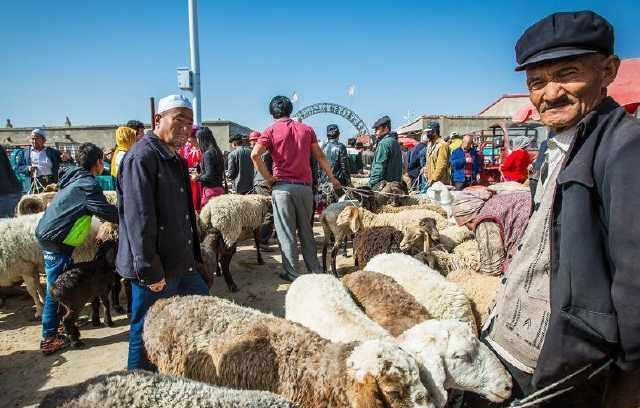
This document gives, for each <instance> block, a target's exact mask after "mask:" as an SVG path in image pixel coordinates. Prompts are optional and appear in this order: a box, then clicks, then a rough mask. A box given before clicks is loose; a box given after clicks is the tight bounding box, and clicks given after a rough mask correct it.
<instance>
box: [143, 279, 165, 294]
mask: <svg viewBox="0 0 640 408" xmlns="http://www.w3.org/2000/svg"><path fill="white" fill-rule="evenodd" d="M166 284H167V282H166V281H165V280H164V278H162V280H161V281H160V282H156V283H152V284H151V285H149V286H147V287H148V288H149V289H150V290H151V291H152V292H160V291H161V290H162V289H164V287H165V286H166Z"/></svg>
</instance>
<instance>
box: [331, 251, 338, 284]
mask: <svg viewBox="0 0 640 408" xmlns="http://www.w3.org/2000/svg"><path fill="white" fill-rule="evenodd" d="M339 249H340V245H339V244H338V245H334V246H333V248H331V273H333V275H334V276H335V277H337V278H339V277H340V276H338V271H337V268H336V258H337V257H338V250H339Z"/></svg>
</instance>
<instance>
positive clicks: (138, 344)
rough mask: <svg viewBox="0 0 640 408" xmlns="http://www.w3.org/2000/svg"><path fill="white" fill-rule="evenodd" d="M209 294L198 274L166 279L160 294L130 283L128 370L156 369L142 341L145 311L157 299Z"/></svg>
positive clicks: (133, 282) (135, 282)
mask: <svg viewBox="0 0 640 408" xmlns="http://www.w3.org/2000/svg"><path fill="white" fill-rule="evenodd" d="M208 294H209V288H208V287H207V284H206V283H205V282H204V280H203V279H202V276H201V275H200V274H199V273H198V272H193V273H190V274H188V275H183V276H180V277H177V278H172V279H167V284H166V286H165V287H164V289H162V290H161V291H160V292H152V291H151V289H149V288H148V287H147V286H144V285H140V283H139V282H138V281H136V280H132V281H131V320H130V322H129V323H130V325H131V326H130V328H129V361H128V362H127V368H128V369H129V370H134V369H138V368H139V369H143V370H149V371H155V370H156V368H155V367H154V366H153V364H151V362H150V361H149V359H148V358H147V352H146V351H145V349H144V341H143V340H142V329H143V327H144V317H145V315H146V314H147V310H149V308H150V307H151V306H152V305H153V304H154V303H155V302H156V300H158V299H165V298H169V297H171V296H176V295H179V296H184V295H203V296H206V295H208Z"/></svg>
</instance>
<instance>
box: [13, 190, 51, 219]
mask: <svg viewBox="0 0 640 408" xmlns="http://www.w3.org/2000/svg"><path fill="white" fill-rule="evenodd" d="M45 208H46V205H45V203H44V201H42V199H41V198H40V197H38V194H26V195H23V196H22V197H21V198H20V201H18V205H16V216H21V215H28V214H37V213H39V212H43V211H44V209H45Z"/></svg>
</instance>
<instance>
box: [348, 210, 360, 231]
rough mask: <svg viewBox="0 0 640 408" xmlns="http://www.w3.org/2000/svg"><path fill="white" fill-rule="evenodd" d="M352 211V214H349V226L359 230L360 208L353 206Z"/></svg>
mask: <svg viewBox="0 0 640 408" xmlns="http://www.w3.org/2000/svg"><path fill="white" fill-rule="evenodd" d="M350 212H351V214H349V217H350V218H351V219H350V221H349V227H350V228H351V231H353V232H358V230H359V229H360V222H358V221H359V220H358V219H359V214H360V210H359V209H358V208H356V207H351V210H350Z"/></svg>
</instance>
